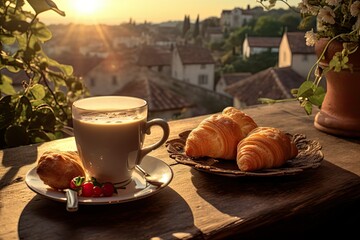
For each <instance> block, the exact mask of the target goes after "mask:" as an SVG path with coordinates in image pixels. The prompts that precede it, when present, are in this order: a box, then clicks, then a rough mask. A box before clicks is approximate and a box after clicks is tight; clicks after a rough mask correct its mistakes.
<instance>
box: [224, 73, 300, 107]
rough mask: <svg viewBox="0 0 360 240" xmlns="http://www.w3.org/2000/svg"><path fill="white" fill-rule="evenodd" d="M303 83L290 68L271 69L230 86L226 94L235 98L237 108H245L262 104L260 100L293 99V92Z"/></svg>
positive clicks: (234, 103)
mask: <svg viewBox="0 0 360 240" xmlns="http://www.w3.org/2000/svg"><path fill="white" fill-rule="evenodd" d="M303 81H304V78H303V77H302V76H300V75H299V74H298V73H296V72H295V71H293V70H292V69H291V68H290V67H286V68H273V67H271V68H268V69H265V70H263V71H261V72H258V73H255V74H253V75H251V76H250V77H248V78H246V79H243V80H241V81H238V82H236V83H234V84H232V85H230V86H228V87H227V88H225V92H227V93H229V94H230V95H231V96H233V105H234V106H235V107H237V108H244V107H246V106H251V105H256V104H260V102H259V98H271V99H286V98H292V97H293V96H292V94H291V90H292V89H294V88H298V87H299V86H300V85H301V84H302V83H303Z"/></svg>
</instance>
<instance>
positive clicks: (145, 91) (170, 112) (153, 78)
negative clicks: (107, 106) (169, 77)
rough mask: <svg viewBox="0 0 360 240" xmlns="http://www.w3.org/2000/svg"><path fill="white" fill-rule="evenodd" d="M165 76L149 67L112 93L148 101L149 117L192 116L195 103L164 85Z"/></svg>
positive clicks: (175, 117) (172, 117)
mask: <svg viewBox="0 0 360 240" xmlns="http://www.w3.org/2000/svg"><path fill="white" fill-rule="evenodd" d="M161 78H163V76H161V75H159V73H157V72H154V71H150V70H148V69H141V70H139V71H137V74H136V75H135V76H133V79H132V80H131V81H129V82H128V83H127V84H126V85H125V86H124V87H123V88H121V89H119V90H118V91H115V92H114V93H113V94H112V95H121V96H132V97H139V98H142V99H145V100H146V101H147V102H148V107H149V117H150V118H162V119H165V120H173V119H177V118H184V117H190V116H191V115H190V114H191V111H189V109H190V108H192V107H193V105H194V104H193V103H192V102H191V101H190V100H188V99H187V98H185V97H183V96H182V95H180V94H178V93H176V92H174V91H172V90H171V89H169V88H167V87H164V86H163V85H162V84H160V83H159V82H160V81H162V79H161Z"/></svg>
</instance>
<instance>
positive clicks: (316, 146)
mask: <svg viewBox="0 0 360 240" xmlns="http://www.w3.org/2000/svg"><path fill="white" fill-rule="evenodd" d="M189 133H190V130H189V131H185V132H182V133H180V134H179V138H176V139H173V140H169V141H167V142H166V147H167V151H168V153H169V155H170V157H171V158H172V159H174V160H175V161H177V162H178V163H181V164H185V165H188V166H191V167H193V168H195V169H197V170H200V171H203V172H208V173H212V174H217V175H222V176H227V177H242V176H256V177H267V176H287V175H295V174H299V173H302V172H304V171H305V170H308V169H313V168H317V167H319V166H320V164H321V161H322V160H323V159H324V154H323V153H322V151H321V148H322V147H321V145H320V143H319V142H317V141H314V140H309V139H307V138H306V136H305V135H304V134H298V133H296V134H293V135H292V134H289V135H290V136H291V137H292V138H293V141H294V142H295V144H296V146H297V148H298V150H299V153H298V155H297V156H296V158H293V159H290V160H288V161H287V162H286V163H285V164H284V165H282V166H281V167H278V168H270V169H262V170H258V171H254V172H244V171H240V170H239V168H238V166H237V164H236V162H235V161H231V160H222V159H215V158H210V157H201V158H192V157H189V156H187V155H186V154H185V153H184V147H185V143H186V139H187V137H188V135H189Z"/></svg>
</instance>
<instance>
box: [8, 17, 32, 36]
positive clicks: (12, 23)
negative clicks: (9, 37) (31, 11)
mask: <svg viewBox="0 0 360 240" xmlns="http://www.w3.org/2000/svg"><path fill="white" fill-rule="evenodd" d="M28 26H29V23H28V22H26V21H22V20H17V19H10V20H8V21H5V22H4V23H3V24H2V27H3V28H4V29H6V30H8V31H10V32H15V31H18V32H21V33H24V32H26V30H27V29H28Z"/></svg>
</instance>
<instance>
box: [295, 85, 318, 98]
mask: <svg viewBox="0 0 360 240" xmlns="http://www.w3.org/2000/svg"><path fill="white" fill-rule="evenodd" d="M313 88H314V83H313V82H311V81H305V82H303V83H302V84H301V85H300V87H299V89H298V92H297V97H303V98H307V97H309V96H311V95H313V92H314V90H313Z"/></svg>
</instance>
